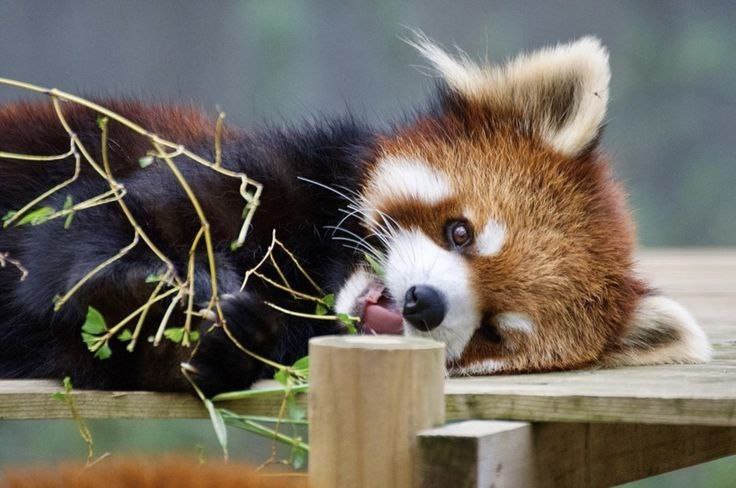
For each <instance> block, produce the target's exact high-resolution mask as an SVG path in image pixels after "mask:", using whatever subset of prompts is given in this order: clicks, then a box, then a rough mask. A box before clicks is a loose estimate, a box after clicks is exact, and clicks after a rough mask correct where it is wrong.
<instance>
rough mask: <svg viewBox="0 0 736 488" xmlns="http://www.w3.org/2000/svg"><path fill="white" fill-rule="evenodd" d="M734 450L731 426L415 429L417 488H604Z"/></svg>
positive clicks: (464, 425) (472, 424)
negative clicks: (418, 462) (418, 484)
mask: <svg viewBox="0 0 736 488" xmlns="http://www.w3.org/2000/svg"><path fill="white" fill-rule="evenodd" d="M734 453H736V428H728V427H696V426H672V425H670V426H667V425H632V424H566V423H542V424H529V423H526V422H505V421H468V422H461V423H458V424H450V425H447V426H444V427H440V428H437V429H431V430H427V431H423V432H421V433H420V434H419V459H420V468H419V469H420V473H421V480H422V484H421V486H422V487H425V488H435V487H437V488H439V487H446V486H452V487H453V488H476V487H477V488H480V487H483V488H488V487H490V486H493V487H495V488H504V487H517V486H524V487H530V488H536V487H554V486H560V487H572V488H575V487H581V488H583V487H585V488H587V487H599V486H600V487H604V486H612V485H617V484H621V483H626V482H629V481H633V480H637V479H642V478H646V477H649V476H654V475H657V474H661V473H665V472H668V471H672V470H675V469H680V468H685V467H688V466H692V465H695V464H699V463H703V462H706V461H712V460H714V459H718V458H720V457H724V456H728V455H731V454H734Z"/></svg>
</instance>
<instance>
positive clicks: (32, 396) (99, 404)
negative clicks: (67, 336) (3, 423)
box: [0, 380, 306, 420]
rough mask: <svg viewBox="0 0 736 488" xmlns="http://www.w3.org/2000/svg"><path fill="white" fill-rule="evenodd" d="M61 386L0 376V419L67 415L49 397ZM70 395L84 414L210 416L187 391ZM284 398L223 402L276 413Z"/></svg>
mask: <svg viewBox="0 0 736 488" xmlns="http://www.w3.org/2000/svg"><path fill="white" fill-rule="evenodd" d="M274 385H275V382H273V381H268V382H261V383H259V384H257V385H256V388H266V387H270V386H274ZM62 390H63V387H62V386H61V383H60V382H58V381H50V380H2V381H0V420H27V419H70V418H72V417H71V411H70V410H69V407H68V406H67V405H66V404H65V403H64V402H60V401H58V400H55V399H54V398H52V395H53V394H54V393H55V392H59V391H62ZM72 395H73V396H74V401H75V403H76V405H77V407H78V409H79V413H80V414H81V415H82V417H83V418H90V419H98V418H102V419H125V418H129V419H139V418H146V419H180V418H208V416H209V414H208V413H207V410H206V409H205V408H204V406H203V405H202V402H201V401H200V400H199V399H198V398H196V397H195V396H194V395H189V394H176V393H154V392H148V391H125V392H122V391H119V392H110V391H96V390H73V391H72ZM283 398H284V396H283V394H282V393H273V394H270V393H269V394H264V395H258V396H254V397H251V398H248V399H246V400H237V401H232V402H227V403H222V405H223V406H226V407H227V408H228V409H230V410H233V411H237V412H243V413H248V414H251V415H267V416H277V415H278V412H279V408H280V406H281V402H282V400H283ZM298 398H299V401H300V402H301V403H303V404H304V406H306V395H304V394H302V395H299V396H298Z"/></svg>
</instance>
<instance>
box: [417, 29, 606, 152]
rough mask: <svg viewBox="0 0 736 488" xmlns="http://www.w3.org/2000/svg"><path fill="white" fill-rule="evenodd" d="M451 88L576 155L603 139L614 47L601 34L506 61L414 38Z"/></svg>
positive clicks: (556, 147) (554, 145)
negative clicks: (474, 57)
mask: <svg viewBox="0 0 736 488" xmlns="http://www.w3.org/2000/svg"><path fill="white" fill-rule="evenodd" d="M412 44H413V45H414V46H415V47H416V48H417V49H418V50H419V51H420V52H421V53H422V55H424V57H426V58H427V59H428V60H429V61H430V62H431V63H432V64H433V65H434V67H435V68H436V69H437V70H438V71H439V72H440V74H441V76H442V78H443V79H444V80H445V82H446V83H447V84H448V86H449V87H450V89H451V90H453V91H454V92H455V93H457V94H458V95H459V96H461V97H463V98H464V99H466V100H468V101H469V102H471V103H480V104H484V105H489V106H490V107H491V108H497V109H499V110H510V111H511V113H513V114H514V116H521V117H522V118H523V119H524V122H525V123H526V124H529V125H530V128H531V129H532V130H533V131H534V132H535V133H536V134H537V135H538V136H540V137H541V138H542V139H543V140H545V141H546V142H547V143H549V144H550V145H551V146H552V147H554V148H555V149H557V150H558V151H560V152H562V153H564V154H566V155H569V156H576V155H578V154H580V153H581V152H583V151H584V150H586V149H588V148H589V147H590V146H591V145H592V144H594V143H595V141H596V140H597V137H598V134H599V132H600V128H601V124H602V122H603V119H604V117H605V115H606V106H607V103H608V83H609V80H610V70H609V67H608V51H607V50H606V48H605V47H603V45H601V43H600V41H599V40H598V39H597V38H595V37H584V38H582V39H579V40H578V41H575V42H572V43H569V44H559V45H557V46H555V47H549V48H545V49H541V50H539V51H536V52H533V53H530V54H522V55H520V56H518V57H516V58H515V59H512V60H511V61H509V62H508V63H506V64H505V65H501V66H493V65H485V66H481V65H478V64H476V63H474V62H473V61H471V60H470V59H469V58H467V56H464V55H459V56H457V57H453V56H451V55H449V54H448V53H446V52H445V51H443V50H442V49H441V48H439V47H438V46H437V45H436V44H433V43H432V42H430V41H429V40H428V39H426V38H420V39H418V40H417V41H416V42H413V43H412Z"/></svg>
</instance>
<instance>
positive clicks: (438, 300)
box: [404, 285, 447, 331]
mask: <svg viewBox="0 0 736 488" xmlns="http://www.w3.org/2000/svg"><path fill="white" fill-rule="evenodd" d="M446 312H447V307H446V306H445V297H444V296H442V293H440V292H439V291H438V290H437V289H436V288H432V287H431V286H427V285H418V286H412V287H411V288H409V291H407V292H406V295H405V296H404V318H405V319H406V320H408V321H409V323H410V324H411V325H413V326H414V327H416V328H417V329H419V330H425V331H428V330H432V329H434V328H435V327H437V326H438V325H440V323H442V319H444V318H445V313H446Z"/></svg>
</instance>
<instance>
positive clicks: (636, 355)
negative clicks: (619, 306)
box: [605, 295, 711, 366]
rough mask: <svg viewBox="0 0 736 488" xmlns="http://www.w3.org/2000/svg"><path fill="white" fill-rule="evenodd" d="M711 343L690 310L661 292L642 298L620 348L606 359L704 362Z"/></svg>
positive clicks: (625, 363) (627, 363)
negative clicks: (660, 294)
mask: <svg viewBox="0 0 736 488" xmlns="http://www.w3.org/2000/svg"><path fill="white" fill-rule="evenodd" d="M710 357H711V346H710V343H709V342H708V338H707V337H706V336H705V333H704V332H703V330H702V329H701V328H700V326H698V324H697V323H696V322H695V319H694V318H693V316H692V315H690V313H689V312H688V311H687V310H685V308H684V307H683V306H682V305H680V304H679V303H677V302H676V301H674V300H672V299H670V298H667V297H663V296H656V295H655V296H648V297H644V298H642V300H641V302H639V305H638V306H637V308H636V312H635V313H634V319H633V321H632V323H631V325H630V328H629V331H628V333H627V335H626V336H625V337H624V338H623V340H622V343H621V349H620V350H618V351H616V352H615V353H614V354H613V355H611V356H610V357H608V358H606V359H605V363H607V364H609V365H612V366H614V365H615V366H635V365H645V364H666V363H704V362H707V361H708V360H710Z"/></svg>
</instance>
